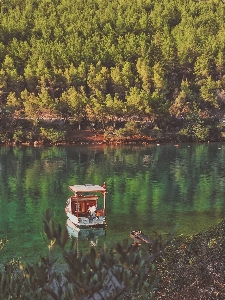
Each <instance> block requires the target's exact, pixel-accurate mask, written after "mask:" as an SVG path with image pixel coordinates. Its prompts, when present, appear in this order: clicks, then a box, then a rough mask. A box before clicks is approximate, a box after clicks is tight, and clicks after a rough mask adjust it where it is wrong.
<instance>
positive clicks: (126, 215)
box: [0, 143, 225, 261]
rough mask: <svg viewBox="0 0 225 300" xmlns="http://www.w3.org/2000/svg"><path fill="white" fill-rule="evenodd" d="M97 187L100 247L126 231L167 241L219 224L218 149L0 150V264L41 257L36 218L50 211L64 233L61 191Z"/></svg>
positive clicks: (223, 171) (222, 151)
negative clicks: (102, 210)
mask: <svg viewBox="0 0 225 300" xmlns="http://www.w3.org/2000/svg"><path fill="white" fill-rule="evenodd" d="M104 181H105V182H106V183H107V189H108V194H107V225H108V226H107V229H106V232H105V236H104V240H105V239H106V240H114V241H117V240H121V239H123V238H128V239H129V232H130V230H131V229H133V230H142V231H143V232H144V233H146V235H148V236H150V235H151V233H152V232H153V231H154V230H156V231H157V232H160V233H168V232H169V231H171V230H172V229H173V227H174V225H175V224H177V223H178V224H179V226H178V231H177V234H181V233H183V234H194V233H198V232H200V231H204V230H206V229H207V228H208V227H209V226H211V225H215V224H217V223H218V222H220V221H221V220H222V218H223V217H224V216H225V144H222V143H212V144H211V143H210V144H190V145H189V144H180V145H179V146H178V147H176V146H174V145H173V144H166V145H160V146H157V145H148V146H121V147H104V148H98V147H96V146H93V147H87V146H84V147H74V146H73V147H40V148H33V147H25V146H21V147H5V146H4V147H3V146H2V147H0V203H1V208H0V239H1V238H3V237H7V238H8V240H9V241H8V243H7V244H6V246H5V248H4V249H3V250H2V251H1V252H0V254H1V261H6V260H9V259H12V258H13V257H14V258H17V257H21V258H22V260H25V261H32V260H35V259H36V258H38V257H40V255H42V254H43V255H44V254H45V253H46V251H47V246H46V245H45V243H44V241H43V239H42V236H41V235H42V215H43V212H44V211H45V210H46V209H47V208H48V207H50V208H51V209H52V211H53V213H54V215H55V219H56V222H59V223H60V224H61V225H62V226H64V225H65V223H66V216H65V213H64V207H65V202H66V200H67V198H68V197H69V196H70V195H71V192H70V191H69V189H68V185H73V184H84V183H93V184H100V185H101V184H102V183H103V182H104ZM102 239H103V238H102V237H100V238H99V241H101V240H102ZM82 243H84V242H83V241H82V239H81V241H79V245H80V246H81V247H82Z"/></svg>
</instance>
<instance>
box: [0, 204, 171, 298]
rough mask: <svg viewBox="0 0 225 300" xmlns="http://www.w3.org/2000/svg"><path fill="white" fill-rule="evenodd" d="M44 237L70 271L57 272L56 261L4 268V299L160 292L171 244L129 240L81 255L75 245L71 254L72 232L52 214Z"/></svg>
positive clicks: (0, 275)
mask: <svg viewBox="0 0 225 300" xmlns="http://www.w3.org/2000/svg"><path fill="white" fill-rule="evenodd" d="M43 223H44V233H45V235H44V236H43V238H44V240H45V242H46V244H47V245H48V247H49V249H51V248H52V247H56V246H57V247H59V248H60V249H61V251H62V255H63V258H64V261H65V264H66V265H67V268H66V270H65V271H64V272H63V271H61V273H57V272H56V271H55V270H54V264H55V262H56V260H51V259H50V258H44V257H41V261H40V262H38V263H34V264H33V265H31V264H24V263H21V261H20V260H16V261H12V262H10V263H7V264H5V265H4V272H0V283H1V284H0V295H1V297H2V298H1V299H46V300H47V299H55V300H66V299H82V300H88V299H97V298H96V297H98V298H99V297H100V298H101V299H105V300H106V299H118V300H119V299H137V298H140V299H152V297H153V294H154V291H155V289H156V286H157V278H156V262H157V260H158V259H159V258H160V256H161V254H162V253H163V251H164V249H165V247H166V246H167V244H168V243H169V242H170V240H171V238H172V236H173V235H171V237H170V238H168V239H167V240H166V241H163V239H162V237H161V236H160V235H159V236H156V237H155V238H154V239H152V240H151V241H152V242H151V244H145V245H142V246H140V244H129V243H128V241H127V240H124V241H123V242H118V243H116V244H111V245H108V246H106V245H105V246H104V247H99V248H94V247H92V248H91V249H90V251H89V252H88V253H87V254H83V253H82V252H80V253H78V251H77V250H76V247H74V246H75V240H74V239H73V240H72V243H71V245H70V248H69V249H68V250H67V249H66V248H68V247H66V244H67V242H68V231H67V228H66V227H64V229H62V227H61V226H60V225H58V226H55V223H54V219H53V218H52V214H51V212H50V210H49V209H47V210H46V212H45V214H44V216H43Z"/></svg>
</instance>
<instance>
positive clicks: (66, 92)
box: [0, 0, 225, 141]
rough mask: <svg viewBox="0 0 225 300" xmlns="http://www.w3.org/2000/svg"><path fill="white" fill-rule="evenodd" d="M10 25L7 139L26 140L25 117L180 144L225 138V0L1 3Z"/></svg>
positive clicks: (0, 59)
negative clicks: (166, 137) (21, 125)
mask: <svg viewBox="0 0 225 300" xmlns="http://www.w3.org/2000/svg"><path fill="white" fill-rule="evenodd" d="M0 19H1V22H0V117H1V122H0V135H1V140H5V139H7V138H9V137H8V136H7V134H8V135H9V131H10V132H11V135H12V132H14V134H15V130H17V136H18V135H19V133H18V126H17V125H16V124H17V122H16V121H15V120H16V119H18V118H20V119H21V118H26V119H30V120H32V122H33V123H32V124H33V126H34V128H36V129H37V128H38V129H39V130H40V124H39V120H41V119H46V118H47V119H48V118H50V117H55V118H57V119H63V120H66V121H68V120H69V121H70V125H71V124H73V125H74V124H76V126H78V128H79V129H84V126H85V128H87V124H95V126H96V128H100V129H103V130H105V131H107V130H108V131H111V130H118V129H119V128H120V127H124V122H125V124H126V123H129V124H128V125H130V126H128V127H129V128H132V129H133V131H135V130H136V131H137V130H139V131H142V133H143V130H144V129H145V131H144V133H145V134H147V135H155V136H156V137H157V135H162V133H163V134H165V133H167V132H170V133H171V132H172V133H173V134H174V136H175V137H176V138H177V139H178V140H180V141H183V140H192V141H205V140H213V139H217V140H218V139H221V138H223V137H224V136H225V134H224V132H223V131H224V130H225V129H224V126H223V122H221V121H220V120H221V119H222V117H223V115H224V113H225V34H224V32H225V30H224V24H225V5H224V3H223V2H222V1H220V0H207V1H196V0H184V1H183V0H182V1H181V0H162V1H155V0H133V1H128V0H112V1H103V0H74V1H71V0H7V1H6V0H1V2H0ZM130 122H133V123H131V124H130ZM38 124H39V127H38ZM146 124H148V125H149V124H151V126H146ZM9 129H10V130H9ZM122 129H124V128H122ZM128 131H129V130H128ZM34 132H35V130H33V131H32V132H28V133H27V138H30V139H32V135H34ZM36 132H37V130H36ZM126 132H127V131H126V130H122V131H120V132H119V133H120V134H121V135H123V134H124V135H125V134H126ZM130 132H131V133H132V130H130ZM130 132H129V134H130ZM42 133H43V130H42ZM11 137H12V136H11Z"/></svg>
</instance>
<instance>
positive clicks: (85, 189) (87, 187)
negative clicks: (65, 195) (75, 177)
mask: <svg viewBox="0 0 225 300" xmlns="http://www.w3.org/2000/svg"><path fill="white" fill-rule="evenodd" d="M69 189H70V190H71V191H72V192H73V193H91V192H100V193H104V192H106V189H105V188H104V187H102V186H100V185H94V184H84V185H70V186H69Z"/></svg>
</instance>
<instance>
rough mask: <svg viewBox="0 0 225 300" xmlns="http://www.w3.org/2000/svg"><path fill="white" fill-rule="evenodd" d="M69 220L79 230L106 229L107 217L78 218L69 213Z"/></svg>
mask: <svg viewBox="0 0 225 300" xmlns="http://www.w3.org/2000/svg"><path fill="white" fill-rule="evenodd" d="M67 217H68V219H69V220H70V221H71V222H72V223H73V224H74V225H75V226H76V227H78V228H91V227H104V226H105V225H106V223H105V217H102V216H99V217H90V218H86V217H79V218H78V217H76V216H74V215H73V214H71V213H67Z"/></svg>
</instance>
